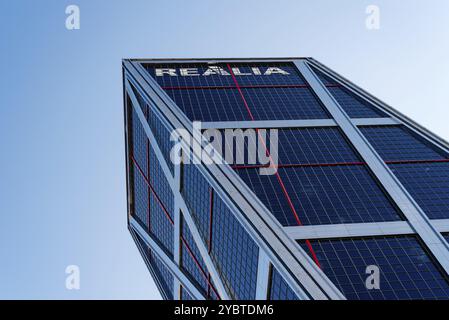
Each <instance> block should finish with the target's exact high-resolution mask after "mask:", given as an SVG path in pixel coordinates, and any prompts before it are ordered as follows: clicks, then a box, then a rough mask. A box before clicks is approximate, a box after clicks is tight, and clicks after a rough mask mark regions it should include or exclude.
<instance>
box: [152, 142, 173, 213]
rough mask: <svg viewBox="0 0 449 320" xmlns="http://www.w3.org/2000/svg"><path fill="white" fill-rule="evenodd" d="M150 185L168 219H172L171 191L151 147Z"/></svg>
mask: <svg viewBox="0 0 449 320" xmlns="http://www.w3.org/2000/svg"><path fill="white" fill-rule="evenodd" d="M150 183H151V185H152V186H153V188H154V191H155V193H156V194H157V196H158V197H159V199H160V200H161V202H162V203H163V204H164V207H165V209H167V212H168V213H169V215H170V217H171V218H172V219H173V210H174V209H173V207H174V204H173V203H174V195H173V191H172V189H171V187H170V183H169V182H168V180H167V177H166V176H165V174H164V171H163V170H162V167H161V165H160V162H159V159H158V158H157V156H156V153H155V152H154V150H153V148H152V147H150Z"/></svg>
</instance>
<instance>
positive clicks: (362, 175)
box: [237, 166, 401, 226]
mask: <svg viewBox="0 0 449 320" xmlns="http://www.w3.org/2000/svg"><path fill="white" fill-rule="evenodd" d="M237 172H238V174H239V175H240V177H242V178H243V180H244V181H245V182H246V183H247V185H248V186H249V187H250V188H251V189H252V190H253V192H254V193H255V194H256V195H257V196H258V197H259V199H260V200H261V201H262V202H263V203H264V204H265V205H266V206H267V208H268V209H269V210H270V211H271V212H272V213H273V215H274V216H275V217H276V218H277V219H278V220H279V222H280V223H281V224H282V225H284V226H293V225H297V224H298V222H297V220H296V218H295V215H294V213H293V210H292V209H291V207H290V205H289V202H288V201H287V197H286V195H285V193H284V191H283V189H282V188H281V184H280V182H279V178H278V177H277V176H276V175H272V176H262V175H260V174H259V171H258V170H257V169H244V170H237ZM279 175H280V179H281V180H282V182H283V184H284V185H285V188H286V190H287V193H288V195H289V197H290V199H291V201H292V204H293V206H294V208H295V210H296V213H297V215H298V218H299V220H300V221H301V223H302V224H304V225H314V224H319V225H322V224H340V223H360V222H376V221H379V222H380V221H394V220H400V219H401V218H400V217H399V215H398V211H397V210H396V208H395V207H394V206H393V204H392V203H391V202H390V200H389V199H388V198H387V196H386V195H385V193H384V192H383V191H382V189H381V188H380V187H379V186H378V185H377V183H376V182H375V180H374V179H373V178H372V177H371V175H370V174H369V172H368V170H367V169H366V168H365V167H364V166H329V167H323V166H320V167H295V168H281V169H279Z"/></svg>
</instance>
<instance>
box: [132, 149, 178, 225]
mask: <svg viewBox="0 0 449 320" xmlns="http://www.w3.org/2000/svg"><path fill="white" fill-rule="evenodd" d="M132 160H133V162H134V165H135V166H136V167H137V169H138V171H139V172H140V175H141V176H142V177H143V178H144V180H145V182H146V184H147V185H148V186H149V187H150V189H151V193H152V194H153V195H154V198H155V199H156V202H157V203H158V204H159V205H160V207H161V209H162V211H164V213H165V215H166V216H167V218H168V220H170V223H171V224H174V222H173V219H172V218H171V217H170V214H169V213H168V211H167V209H166V208H165V207H164V204H163V203H162V201H161V199H160V198H159V196H158V195H157V193H156V191H155V190H154V188H153V186H152V185H151V183H150V182H149V181H148V179H147V177H145V173H144V172H143V171H142V169H141V168H140V166H139V164H138V163H137V161H136V159H134V157H133V158H132Z"/></svg>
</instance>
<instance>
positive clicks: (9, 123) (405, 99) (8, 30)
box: [0, 0, 449, 299]
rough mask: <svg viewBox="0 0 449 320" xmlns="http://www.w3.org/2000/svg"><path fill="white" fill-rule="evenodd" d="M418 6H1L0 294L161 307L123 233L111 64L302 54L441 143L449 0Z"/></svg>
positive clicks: (99, 0)
mask: <svg viewBox="0 0 449 320" xmlns="http://www.w3.org/2000/svg"><path fill="white" fill-rule="evenodd" d="M429 3H430V2H429V1H427V2H426V1H418V0H409V1H407V2H405V1H399V0H388V1H381V0H378V1H374V0H372V1H363V0H360V1H349V0H343V1H334V0H329V1H299V0H292V1H284V0H277V1H270V2H269V1H261V0H258V1H256V0H252V1H210V0H209V1H197V0H195V1H193V0H192V1H169V0H164V1H150V0H133V1H106V0H78V1H75V0H73V1H62V0H47V1H35V0H29V1H24V0H16V1H2V2H1V3H0V14H1V18H0V30H1V42H0V46H1V48H0V54H1V64H2V65H1V70H2V77H1V78H0V81H1V90H2V93H1V95H0V97H1V98H0V99H1V103H0V133H1V134H0V146H1V158H0V168H1V175H0V213H1V215H0V228H1V232H0V261H1V263H0V298H43V299H46V298H59V299H79V298H85V299H90V298H112V299H115V298H124V299H128V298H137V299H158V298H160V296H159V294H158V292H157V290H156V289H155V286H154V283H153V282H152V280H151V279H150V277H149V274H148V273H147V270H146V267H145V265H144V263H143V261H142V260H141V258H140V256H139V254H138V251H137V249H136V248H135V245H134V244H133V242H132V240H131V237H130V235H129V234H128V231H127V229H126V197H125V165H124V143H123V140H124V138H123V109H122V108H123V107H122V87H121V59H122V58H125V57H149V58H154V57H186V58H188V57H271V56H312V57H314V58H316V59H318V60H320V61H321V62H323V63H325V64H326V65H328V66H329V67H331V68H333V69H335V70H336V71H337V72H340V73H341V74H342V75H344V76H346V77H348V78H349V79H351V80H353V81H354V82H355V83H357V84H359V85H361V86H362V87H363V88H365V89H367V90H368V91H369V92H371V93H373V94H375V95H377V96H378V97H379V98H381V99H382V100H384V101H385V102H387V103H389V104H391V105H392V106H393V107H395V108H397V109H399V110H400V111H402V112H404V113H405V114H407V115H409V116H410V117H411V118H413V119H415V120H417V121H418V122H419V123H421V124H422V125H424V126H425V127H427V128H429V129H431V130H432V131H434V132H436V133H437V134H439V135H440V136H442V137H443V138H446V139H449V126H448V118H449V108H448V104H449V90H448V88H449V61H448V59H447V57H449V24H448V21H449V1H447V0H440V1H437V0H433V1H431V5H430V4H429ZM70 4H76V5H78V6H79V7H80V10H81V29H80V30H76V31H68V30H67V29H66V28H65V19H66V15H65V8H66V6H67V5H70ZM370 4H375V5H378V6H379V7H380V10H381V21H380V26H381V29H380V30H378V31H369V30H367V29H366V27H365V19H366V14H365V9H366V6H367V5H370ZM70 264H76V265H79V266H80V268H81V290H79V291H68V290H66V288H65V277H66V275H65V267H66V266H67V265H70Z"/></svg>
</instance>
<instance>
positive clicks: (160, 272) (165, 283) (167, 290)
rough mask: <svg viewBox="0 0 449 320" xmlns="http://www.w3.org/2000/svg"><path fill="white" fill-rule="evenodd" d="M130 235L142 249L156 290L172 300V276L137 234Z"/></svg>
mask: <svg viewBox="0 0 449 320" xmlns="http://www.w3.org/2000/svg"><path fill="white" fill-rule="evenodd" d="M131 233H132V234H133V235H134V236H135V237H136V239H137V242H138V243H139V245H140V246H141V248H142V254H143V255H144V256H145V258H146V259H147V260H148V262H149V264H150V269H151V271H152V275H153V276H154V277H155V279H154V281H155V282H156V284H157V285H158V288H159V289H160V290H162V292H161V294H165V295H166V296H167V297H168V298H169V299H173V293H172V292H173V275H172V273H171V271H170V270H169V269H168V268H167V267H165V265H164V264H163V263H162V261H160V260H159V258H158V257H157V256H156V255H155V254H154V253H153V252H152V251H151V249H150V247H149V246H148V245H147V244H146V242H145V241H144V240H143V239H142V238H141V237H140V236H139V234H138V233H136V232H134V231H131Z"/></svg>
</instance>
